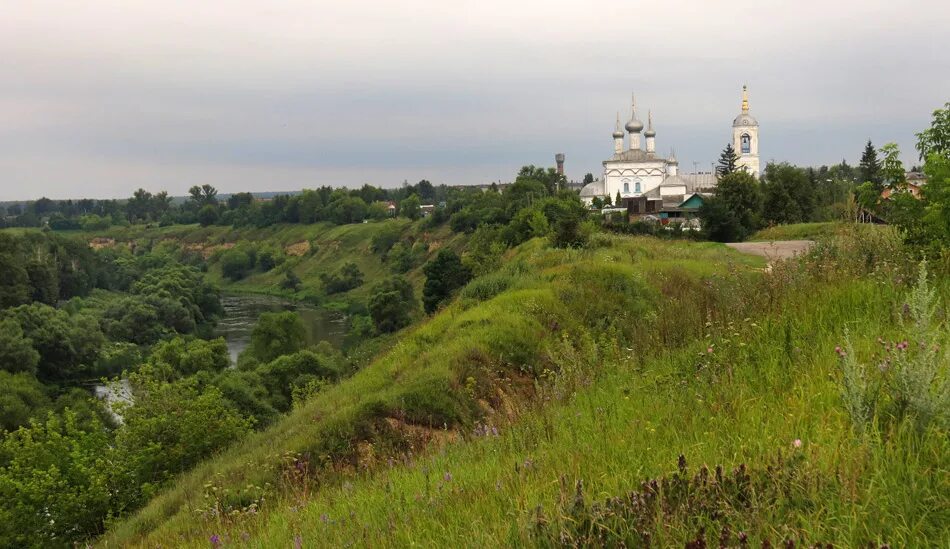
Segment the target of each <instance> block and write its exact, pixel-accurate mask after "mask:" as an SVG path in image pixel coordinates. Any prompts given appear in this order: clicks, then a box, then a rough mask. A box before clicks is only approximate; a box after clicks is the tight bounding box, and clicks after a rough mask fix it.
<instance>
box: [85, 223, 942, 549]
mask: <svg viewBox="0 0 950 549" xmlns="http://www.w3.org/2000/svg"><path fill="white" fill-rule="evenodd" d="M878 248H881V253H887V252H888V250H887V249H886V248H885V247H883V246H875V250H877V249H878ZM846 252H847V250H843V249H841V248H834V247H833V246H829V247H823V248H819V249H818V251H817V252H815V257H813V258H809V259H808V260H806V261H805V263H803V264H798V263H780V264H777V265H775V266H774V267H773V269H772V271H771V273H769V274H762V273H761V270H760V267H761V265H762V262H761V260H760V259H758V258H752V257H747V256H740V255H737V254H736V253H734V252H733V251H731V250H728V249H726V248H724V247H722V246H720V245H715V244H692V243H681V242H661V241H658V240H654V239H650V238H628V237H606V238H599V239H598V242H597V245H596V247H594V248H593V249H587V250H553V249H550V248H549V247H548V246H547V245H546V243H544V242H541V241H532V242H529V243H526V244H525V245H523V246H521V247H520V248H519V249H517V250H516V251H514V252H512V253H511V254H510V257H508V259H507V262H506V265H505V267H503V269H502V270H501V271H499V272H497V273H495V274H492V275H489V276H490V277H491V278H490V279H489V278H486V279H482V281H476V282H473V284H472V285H471V286H470V287H469V288H467V289H466V290H465V291H463V292H462V296H461V297H460V299H459V300H457V301H456V302H455V303H454V304H453V305H451V306H450V307H448V308H447V309H445V310H444V311H442V312H441V313H440V314H438V315H436V316H434V317H433V318H432V319H431V320H429V321H428V322H426V323H424V324H422V325H421V326H419V327H418V328H416V329H414V330H411V331H410V333H408V334H406V335H405V337H404V338H403V339H402V340H401V341H400V342H399V343H398V344H397V345H396V346H395V347H394V348H393V349H392V350H391V351H389V352H388V353H386V354H384V355H383V356H382V357H380V358H379V359H378V360H377V361H375V362H374V363H372V364H371V365H369V366H368V367H366V368H365V369H364V370H362V371H360V372H359V373H357V374H356V375H355V376H354V377H353V378H351V379H349V380H346V381H344V382H342V383H341V384H339V385H337V386H335V387H332V388H330V389H328V390H327V391H326V392H324V393H321V394H319V395H317V396H316V397H315V398H314V399H312V400H311V401H309V402H308V403H307V404H306V405H305V406H303V407H302V408H300V409H298V410H295V411H294V412H293V413H291V414H290V415H289V416H288V417H286V418H284V419H283V420H282V421H280V422H278V423H277V424H276V425H275V426H274V427H272V428H271V429H268V430H267V431H264V432H261V433H258V434H255V435H252V437H251V438H250V439H248V440H247V441H245V442H243V443H241V444H239V445H237V446H235V447H234V448H232V449H230V450H229V451H227V452H225V453H224V454H222V455H221V456H219V457H217V458H215V459H213V460H211V461H209V462H206V463H205V464H203V465H201V466H199V467H198V468H197V469H196V470H195V471H193V472H191V473H189V474H187V475H184V476H183V477H181V478H180V479H179V480H178V481H177V482H176V483H175V485H174V486H172V487H170V488H169V489H168V490H167V491H166V492H164V493H163V494H161V495H159V496H158V497H156V498H155V499H154V500H153V501H152V502H151V503H150V504H149V505H148V506H147V507H146V508H144V509H143V510H142V511H141V512H139V513H138V514H136V515H135V516H133V517H131V518H130V519H128V520H126V521H123V522H120V523H118V524H116V525H114V527H113V528H112V529H111V531H110V533H109V534H108V535H107V536H106V537H105V538H104V539H103V540H102V544H103V545H105V546H127V545H141V546H149V547H151V546H156V545H162V546H194V547H201V546H207V545H208V544H209V541H208V540H209V538H210V536H211V535H219V536H221V538H222V539H223V540H224V543H225V545H236V546H249V547H275V546H290V545H293V543H294V542H293V540H294V539H295V538H298V537H299V539H300V540H301V542H302V544H303V546H328V547H335V546H346V545H351V544H357V545H360V546H393V547H402V546H408V545H418V546H446V547H456V546H459V547H485V546H506V545H507V546H510V545H514V546H520V545H545V544H549V543H551V540H552V539H554V540H556V539H558V538H557V535H558V533H560V532H564V531H567V530H570V529H571V528H576V527H577V522H576V520H577V518H578V515H577V514H576V509H578V506H577V505H576V503H573V500H574V498H575V491H574V486H575V483H576V482H577V481H583V485H584V494H585V497H586V502H587V503H590V502H592V501H597V500H599V501H602V500H604V499H605V498H608V497H613V496H623V495H624V494H627V493H629V492H630V491H632V490H638V489H639V488H640V484H641V482H643V481H644V480H647V479H651V478H658V477H660V476H665V475H668V474H669V473H671V472H672V471H674V470H675V469H676V462H677V457H678V456H679V455H681V454H682V455H684V456H685V458H686V461H687V463H689V464H690V465H691V467H693V469H692V470H693V471H695V468H696V467H698V466H699V465H700V464H708V465H709V466H710V467H712V466H713V465H715V464H723V465H724V466H725V467H727V468H728V469H731V468H733V467H736V466H738V465H739V464H748V466H749V467H750V468H756V469H757V470H764V469H765V466H766V465H767V464H768V463H770V462H771V461H772V460H773V459H774V456H776V454H777V453H779V452H783V453H784V454H785V456H786V457H787V458H789V459H794V460H795V463H796V464H797V465H795V467H796V469H795V471H796V472H795V475H794V476H793V477H792V478H793V480H794V486H792V487H791V488H789V489H787V490H786V491H781V490H779V491H778V492H777V493H778V494H779V496H774V497H772V499H768V500H763V501H757V502H756V505H752V506H750V507H749V508H741V509H730V510H729V512H728V513H727V515H726V518H724V519H722V518H721V519H719V520H728V521H730V524H732V525H733V526H735V527H736V528H737V529H742V530H744V531H746V532H748V533H749V535H750V537H751V539H752V540H754V541H758V540H760V539H763V538H766V537H768V538H770V539H771V540H772V542H773V544H777V542H779V541H780V540H782V539H785V538H786V537H792V538H795V539H797V540H799V541H808V542H818V541H821V542H832V543H834V544H836V545H837V546H856V545H859V544H865V543H867V542H869V541H875V542H884V541H886V542H888V543H890V544H891V545H892V546H941V545H942V546H945V545H946V544H947V542H948V540H950V531H948V526H947V524H950V504H948V503H950V502H948V493H950V491H948V488H950V478H948V470H950V457H948V456H950V453H948V450H950V447H948V446H950V444H948V438H947V434H946V433H945V432H940V431H935V430H932V431H928V432H924V433H918V432H914V431H911V430H909V429H907V428H906V426H904V425H891V426H889V427H886V428H884V429H882V431H880V432H878V433H876V434H874V435H873V436H866V437H862V436H858V435H856V434H855V433H854V432H853V431H852V429H851V426H850V420H849V418H848V417H847V415H846V413H845V412H844V408H843V407H842V406H841V403H840V396H839V389H838V385H837V382H836V369H837V358H836V355H835V353H834V347H835V346H836V345H838V344H840V343H841V342H842V339H843V336H844V331H845V330H846V329H847V330H848V332H849V333H850V336H851V339H852V341H853V342H854V343H855V349H856V350H857V352H859V353H862V354H863V355H865V356H870V355H871V353H872V350H873V349H874V348H875V346H876V345H877V344H876V343H875V340H876V338H877V337H884V338H896V337H898V336H899V335H900V334H899V333H897V332H896V330H895V318H896V316H897V315H898V314H899V311H900V306H901V304H902V299H903V292H904V288H903V286H901V285H899V284H895V283H894V281H895V280H899V279H901V278H904V279H908V280H909V278H907V277H906V270H907V265H906V264H902V262H900V261H894V262H891V263H887V262H884V261H880V262H875V261H870V263H868V260H866V259H865V257H863V256H864V255H865V254H863V252H862V254H861V255H862V257H861V258H859V259H858V260H856V261H855V262H854V263H851V262H848V261H844V260H842V259H841V256H840V254H844V253H846ZM821 254H824V255H821ZM835 254H839V255H835ZM831 257H834V258H835V260H834V261H828V258H831ZM866 264H871V265H874V264H877V265H878V267H877V268H875V269H874V270H873V271H872V272H871V273H870V274H861V273H859V272H857V271H855V270H854V269H855V267H854V266H855V265H866ZM486 280H488V282H486ZM938 288H939V292H940V295H941V296H942V299H943V300H944V303H946V302H947V300H948V298H950V285H948V283H947V281H946V279H943V282H942V283H941V284H940V285H939V287H938ZM709 349H712V352H709ZM495 430H497V435H495V434H494V433H495ZM796 439H800V440H801V441H802V446H801V448H799V449H796V448H794V447H793V441H795V440H796ZM265 483H269V484H265ZM257 487H260V488H257ZM262 492H263V493H265V494H266V497H265V498H264V499H259V494H260V493H262ZM772 492H774V491H769V490H762V491H761V497H766V494H770V493H772ZM255 498H257V499H255ZM251 500H253V501H254V502H255V503H259V505H260V507H259V509H260V511H259V512H254V513H250V512H246V511H243V510H242V508H244V509H246V507H247V505H248V502H249V501H251ZM209 503H214V504H216V505H217V507H215V505H209ZM209 508H219V509H224V510H225V512H224V513H213V512H209V511H208V510H209ZM539 510H540V515H539ZM700 515H701V513H696V512H694V513H686V514H683V515H673V516H671V517H668V520H665V521H662V522H661V523H660V524H659V525H658V526H655V527H654V528H653V530H652V531H651V534H652V536H653V540H654V541H655V542H656V544H657V545H659V546H666V545H674V546H675V545H683V543H684V542H685V541H687V540H689V539H691V538H692V537H693V536H695V535H696V531H697V529H698V527H699V526H711V527H714V526H715V524H717V523H716V522H715V521H712V522H710V521H711V520H712V519H708V517H707V518H706V519H701V517H700ZM539 516H543V517H545V518H544V521H543V523H542V524H541V526H539V519H538V517H539ZM703 520H705V521H706V522H703ZM710 531H711V532H712V533H711V536H715V535H717V534H718V531H717V530H715V529H713V528H711V530H710Z"/></svg>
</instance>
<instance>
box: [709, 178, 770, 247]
mask: <svg viewBox="0 0 950 549" xmlns="http://www.w3.org/2000/svg"><path fill="white" fill-rule="evenodd" d="M715 198H716V199H717V200H710V201H707V202H708V204H704V205H703V207H700V210H699V216H700V218H701V219H703V224H704V227H705V230H706V232H707V235H709V237H710V238H711V239H714V240H724V239H727V238H728V239H729V240H730V241H735V240H743V239H745V238H746V237H747V236H748V235H749V234H750V233H751V232H752V231H754V230H756V229H757V228H758V227H759V225H760V224H761V221H760V219H761V213H760V212H761V209H762V195H761V191H760V189H759V184H758V182H757V181H756V180H755V177H753V176H752V175H751V174H750V173H749V172H748V171H745V170H741V171H737V172H733V173H731V174H729V175H725V176H723V177H722V178H721V179H720V180H719V183H718V184H717V185H716V197H715ZM714 235H715V238H714Z"/></svg>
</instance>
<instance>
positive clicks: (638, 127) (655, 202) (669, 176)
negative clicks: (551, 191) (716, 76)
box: [580, 86, 759, 213]
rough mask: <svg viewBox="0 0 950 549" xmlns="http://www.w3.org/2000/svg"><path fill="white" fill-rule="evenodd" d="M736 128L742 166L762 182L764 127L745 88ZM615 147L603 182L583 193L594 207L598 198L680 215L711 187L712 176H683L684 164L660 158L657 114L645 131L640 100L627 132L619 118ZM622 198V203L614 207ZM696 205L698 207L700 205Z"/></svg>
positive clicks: (672, 158) (672, 156)
mask: <svg viewBox="0 0 950 549" xmlns="http://www.w3.org/2000/svg"><path fill="white" fill-rule="evenodd" d="M732 129H733V132H732V133H733V136H732V137H733V142H734V147H735V149H736V152H737V154H739V166H741V167H745V168H746V169H748V170H749V171H750V172H751V173H752V174H753V175H755V176H756V177H758V175H759V124H758V122H757V121H756V120H755V118H753V117H752V116H751V115H750V114H749V99H748V90H747V89H746V87H745V86H743V88H742V112H741V113H740V114H739V116H737V117H736V118H735V120H733V125H732ZM624 130H626V135H625V133H624ZM625 137H627V140H626V143H625V139H624V138H625ZM641 137H642V141H643V142H642V143H641ZM613 142H614V154H613V156H611V157H610V158H608V159H607V160H604V162H603V167H604V171H603V176H602V178H601V179H600V180H598V181H594V182H593V183H590V184H588V185H585V186H584V188H582V189H581V193H580V196H581V199H582V200H583V201H584V202H585V203H586V204H587V205H591V204H592V203H593V200H594V198H600V199H601V200H603V201H609V202H610V203H611V204H612V205H613V206H614V207H628V208H629V209H630V211H631V213H654V212H660V211H662V210H663V209H667V210H675V209H681V208H679V206H682V205H683V204H686V203H687V202H689V199H690V198H692V197H693V195H694V194H695V193H696V192H698V191H700V190H703V189H704V188H707V186H708V185H709V182H710V177H709V175H710V174H688V175H686V176H680V175H679V162H677V160H676V155H675V154H674V153H673V152H672V150H671V152H670V154H669V156H666V157H664V156H662V155H660V154H657V152H656V130H655V129H654V127H653V115H652V113H649V112H648V114H647V125H646V129H645V130H644V124H643V122H642V121H640V119H639V117H638V115H637V105H636V99H635V98H634V99H633V100H632V102H631V108H630V120H628V121H627V123H626V124H624V126H622V127H621V125H620V114H619V113H618V114H617V123H616V127H615V129H614V132H613ZM713 181H714V180H713ZM713 185H714V182H713ZM618 196H619V198H620V203H615V202H617V197H618ZM677 201H680V203H677ZM691 203H695V200H694V201H692V202H691ZM637 210H642V211H637Z"/></svg>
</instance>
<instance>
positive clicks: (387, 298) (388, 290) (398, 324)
mask: <svg viewBox="0 0 950 549" xmlns="http://www.w3.org/2000/svg"><path fill="white" fill-rule="evenodd" d="M416 307H417V305H416V299H415V295H414V293H413V291H412V285H411V284H409V281H408V280H406V279H405V278H403V277H401V276H393V277H390V278H388V279H386V280H383V281H382V282H380V283H379V284H377V285H376V286H374V287H373V293H372V296H371V297H370V299H369V313H370V316H371V317H372V319H373V323H374V324H375V325H376V329H377V330H379V331H380V332H383V333H386V332H395V331H396V330H399V329H400V328H402V327H404V326H408V325H409V323H410V322H411V320H412V312H413V311H414V310H415V309H416Z"/></svg>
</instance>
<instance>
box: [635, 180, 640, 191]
mask: <svg viewBox="0 0 950 549" xmlns="http://www.w3.org/2000/svg"><path fill="white" fill-rule="evenodd" d="M634 188H635V189H636V192H640V182H639V181H637V182H636V183H635V187H634Z"/></svg>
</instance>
